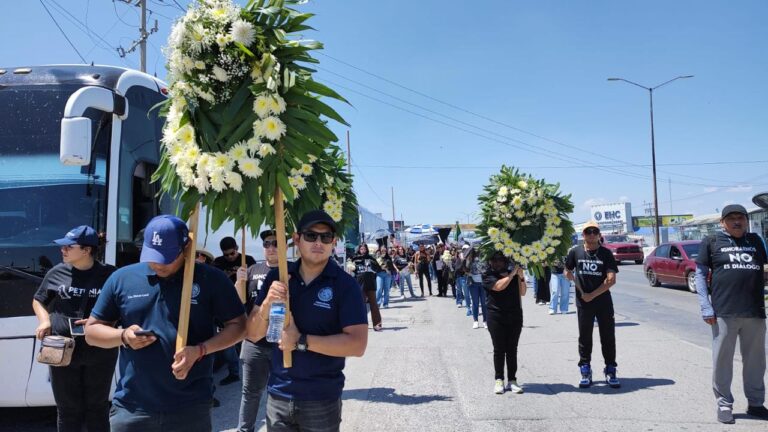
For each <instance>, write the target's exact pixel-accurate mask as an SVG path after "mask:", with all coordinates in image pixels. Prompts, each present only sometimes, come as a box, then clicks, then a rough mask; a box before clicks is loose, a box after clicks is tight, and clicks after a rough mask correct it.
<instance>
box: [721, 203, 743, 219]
mask: <svg viewBox="0 0 768 432" xmlns="http://www.w3.org/2000/svg"><path fill="white" fill-rule="evenodd" d="M731 213H741V214H743V215H744V216H746V215H747V209H745V208H744V206H743V205H740V204H728V205H727V206H725V207H723V212H722V213H721V215H720V217H721V219H725V217H726V216H728V215H729V214H731Z"/></svg>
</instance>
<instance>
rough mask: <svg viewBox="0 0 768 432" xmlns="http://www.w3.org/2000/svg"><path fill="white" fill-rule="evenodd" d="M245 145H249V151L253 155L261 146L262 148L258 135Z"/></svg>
mask: <svg viewBox="0 0 768 432" xmlns="http://www.w3.org/2000/svg"><path fill="white" fill-rule="evenodd" d="M245 145H246V147H248V153H249V154H250V155H251V156H254V155H256V154H257V153H258V152H259V148H261V141H259V140H258V139H257V138H256V137H253V138H251V139H249V140H248V141H247V142H246V143H245Z"/></svg>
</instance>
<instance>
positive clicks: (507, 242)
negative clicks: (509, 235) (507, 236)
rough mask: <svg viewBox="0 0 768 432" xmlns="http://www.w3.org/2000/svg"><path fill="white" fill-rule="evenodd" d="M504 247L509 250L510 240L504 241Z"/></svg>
mask: <svg viewBox="0 0 768 432" xmlns="http://www.w3.org/2000/svg"><path fill="white" fill-rule="evenodd" d="M504 247H508V248H511V247H512V240H504Z"/></svg>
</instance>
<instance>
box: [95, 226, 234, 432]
mask: <svg viewBox="0 0 768 432" xmlns="http://www.w3.org/2000/svg"><path fill="white" fill-rule="evenodd" d="M194 217H196V214H195V215H194ZM194 247H195V244H194V241H191V239H190V232H189V230H188V228H187V225H186V224H185V223H184V222H183V221H182V220H181V219H179V218H177V217H175V216H169V215H161V216H157V217H155V218H154V219H152V220H151V221H150V222H149V224H148V225H147V228H146V230H145V232H144V244H143V247H142V251H141V262H140V263H138V264H133V265H129V266H126V267H123V268H121V269H120V270H118V271H116V272H115V273H113V274H112V276H111V277H110V278H109V279H108V280H107V282H106V284H105V285H104V288H103V289H102V292H101V294H100V295H99V299H98V300H97V302H96V305H95V306H94V308H93V310H92V312H91V316H90V318H88V322H87V324H86V330H85V333H86V335H85V337H86V340H87V341H88V343H89V344H91V345H94V346H98V347H102V348H115V347H118V346H122V349H121V350H120V365H119V367H120V381H119V382H118V384H117V389H116V391H115V395H114V399H113V401H112V407H113V408H112V411H111V413H110V426H111V430H112V431H113V432H132V431H137V432H138V431H141V432H152V431H157V432H160V431H184V432H197V431H200V432H208V431H210V430H211V429H212V426H211V401H212V398H213V356H210V355H208V354H211V353H214V352H216V351H220V350H222V349H225V348H227V347H229V346H231V345H233V344H234V343H236V342H237V341H239V340H241V339H242V338H243V336H244V333H245V331H244V330H245V314H244V310H243V305H242V303H241V302H240V299H239V298H238V296H237V293H236V292H235V290H234V287H233V285H232V282H230V280H229V279H228V278H227V277H226V275H225V274H224V273H223V272H222V271H220V270H217V269H215V268H213V267H211V266H207V265H195V266H194V269H192V268H191V269H190V270H191V271H193V272H194V273H193V274H194V277H193V278H192V281H191V282H192V284H191V290H190V291H191V295H190V296H189V297H184V301H183V302H182V297H183V295H182V282H183V277H182V275H183V273H184V271H183V268H184V265H185V261H186V260H187V259H190V260H192V259H193V257H194ZM224 287H229V289H223V288H224ZM185 308H189V309H188V310H189V314H188V319H189V321H188V332H184V335H183V338H182V340H183V341H185V342H186V343H183V344H182V345H181V346H180V347H179V349H177V348H176V341H177V329H178V330H179V332H180V333H181V330H180V329H179V323H180V322H184V319H183V318H182V319H179V315H180V314H181V315H182V316H184V315H186V314H185V313H184V312H183V311H184V309H185ZM217 321H218V322H222V323H224V327H223V328H222V329H221V331H220V332H218V333H216V332H215V327H216V324H215V323H216V322H217ZM117 323H120V325H121V326H122V328H114V326H115V325H116V324H117Z"/></svg>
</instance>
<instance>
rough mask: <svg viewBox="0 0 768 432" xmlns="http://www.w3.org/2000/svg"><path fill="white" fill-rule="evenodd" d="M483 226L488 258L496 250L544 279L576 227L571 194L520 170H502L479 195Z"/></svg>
mask: <svg viewBox="0 0 768 432" xmlns="http://www.w3.org/2000/svg"><path fill="white" fill-rule="evenodd" d="M478 201H479V203H480V210H481V222H480V224H479V225H478V232H479V234H480V235H481V236H484V237H485V239H486V241H485V242H484V243H483V244H482V246H481V252H482V253H483V255H484V256H485V257H486V258H487V257H489V256H490V255H492V254H493V253H495V252H496V251H500V252H501V253H503V254H504V256H506V257H508V258H510V259H512V260H514V261H515V262H517V263H518V264H520V265H522V266H526V267H527V268H528V269H530V270H532V271H533V272H534V273H535V274H536V275H542V274H543V272H544V268H543V266H544V265H546V264H548V263H551V262H553V261H555V260H558V259H560V258H561V257H563V256H565V255H566V254H567V253H568V248H569V247H570V245H571V236H572V234H573V224H571V222H570V221H569V220H568V218H567V214H568V213H570V212H572V211H573V203H572V202H571V197H570V195H566V196H563V195H561V194H560V192H559V185H557V184H550V183H547V182H546V181H544V180H542V179H535V178H533V177H532V176H531V175H528V174H521V173H520V172H519V171H518V170H517V169H514V168H510V167H506V166H502V167H501V172H499V173H498V174H494V175H493V176H491V179H490V182H489V184H488V185H486V186H485V187H484V191H483V193H482V194H481V195H480V196H479V197H478Z"/></svg>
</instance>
